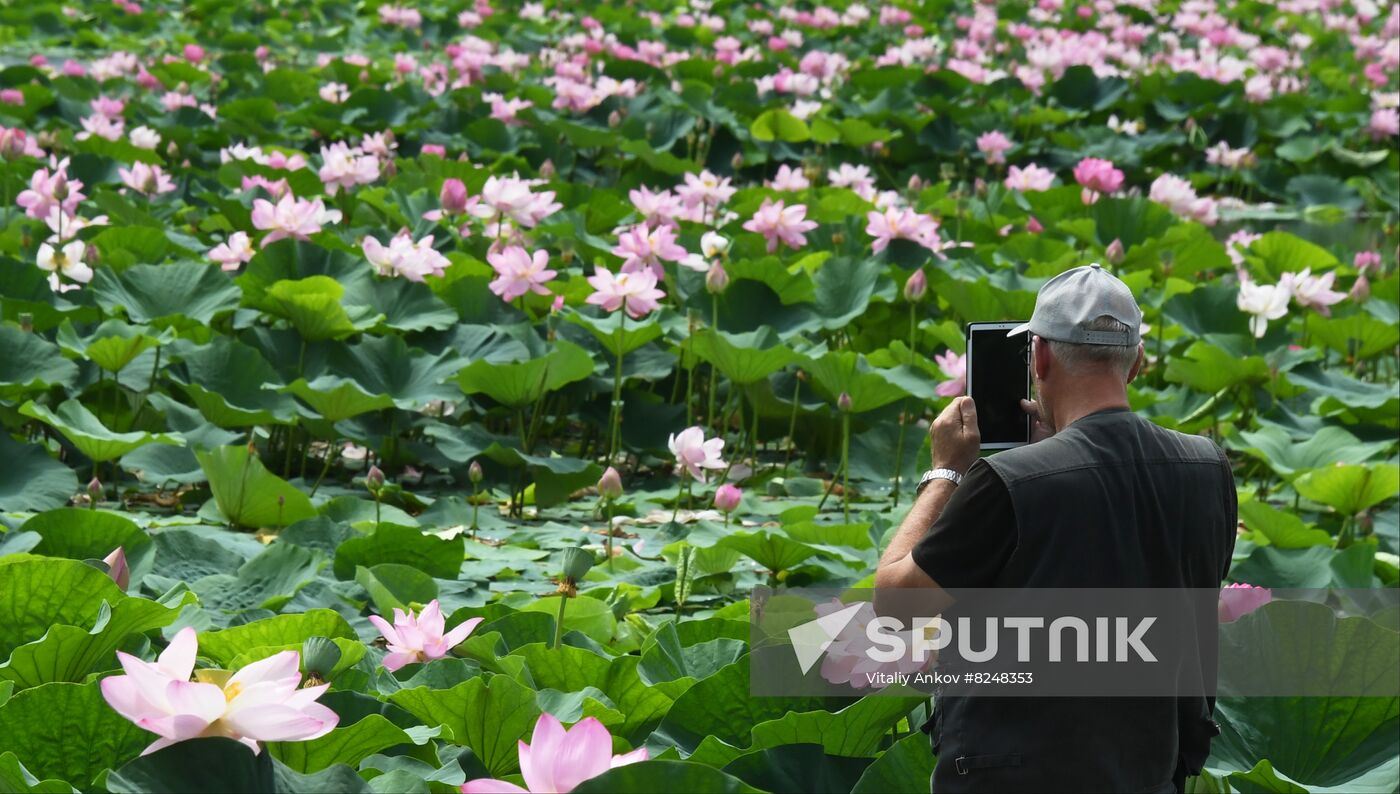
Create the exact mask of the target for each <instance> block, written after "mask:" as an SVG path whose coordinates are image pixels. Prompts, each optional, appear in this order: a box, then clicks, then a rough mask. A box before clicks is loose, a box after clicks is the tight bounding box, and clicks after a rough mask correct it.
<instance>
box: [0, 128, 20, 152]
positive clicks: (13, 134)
mask: <svg viewBox="0 0 1400 794" xmlns="http://www.w3.org/2000/svg"><path fill="white" fill-rule="evenodd" d="M25 138H26V136H25V134H24V130H11V129H4V128H0V157H3V158H4V159H6V160H18V159H19V158H21V157H23V156H24V149H25V145H24V142H25Z"/></svg>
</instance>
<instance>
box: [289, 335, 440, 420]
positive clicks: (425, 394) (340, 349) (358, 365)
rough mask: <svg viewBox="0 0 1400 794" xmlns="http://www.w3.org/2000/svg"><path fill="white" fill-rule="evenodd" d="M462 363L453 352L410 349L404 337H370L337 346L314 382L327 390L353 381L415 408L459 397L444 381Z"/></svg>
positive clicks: (372, 392) (399, 403)
mask: <svg viewBox="0 0 1400 794" xmlns="http://www.w3.org/2000/svg"><path fill="white" fill-rule="evenodd" d="M461 365H462V362H461V359H459V358H458V357H457V356H456V355H455V354H453V353H452V352H451V351H446V350H445V351H443V352H442V353H439V354H437V355H430V354H427V353H424V352H422V351H419V350H415V349H412V348H410V347H409V346H408V344H407V343H406V342H405V341H404V340H403V337H400V336H385V337H366V338H365V339H364V341H362V342H360V343H359V344H355V345H339V346H336V347H335V348H333V349H332V350H331V352H330V353H329V354H328V355H327V357H326V373H325V374H322V375H320V376H319V377H317V378H316V379H315V380H313V381H312V384H314V388H315V389H317V390H324V389H326V388H335V389H338V388H339V387H340V385H342V384H344V383H346V382H352V383H354V384H355V385H357V386H358V387H359V388H360V390H361V391H363V392H364V393H366V394H371V395H374V396H376V397H380V396H387V397H389V398H390V399H391V400H393V404H394V405H397V406H398V407H400V408H403V409H406V410H411V409H414V408H419V407H421V406H423V405H425V404H427V403H429V402H431V401H433V400H450V399H452V398H454V397H456V396H457V391H456V390H455V389H453V388H452V386H451V385H450V384H448V385H444V384H443V383H442V381H443V380H446V379H448V378H450V377H452V376H453V375H455V374H456V373H457V371H458V370H459V369H460V368H461ZM306 390H307V389H299V390H298V391H306ZM327 418H329V417H327Z"/></svg>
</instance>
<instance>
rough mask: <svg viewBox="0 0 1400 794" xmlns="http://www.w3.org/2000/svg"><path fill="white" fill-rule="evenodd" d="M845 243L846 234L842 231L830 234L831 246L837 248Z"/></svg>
mask: <svg viewBox="0 0 1400 794" xmlns="http://www.w3.org/2000/svg"><path fill="white" fill-rule="evenodd" d="M845 242H846V233H845V232H842V231H835V232H832V233H831V244H832V245H833V246H839V245H842V244H844V243H845Z"/></svg>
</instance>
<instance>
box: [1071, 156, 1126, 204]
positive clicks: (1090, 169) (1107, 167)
mask: <svg viewBox="0 0 1400 794" xmlns="http://www.w3.org/2000/svg"><path fill="white" fill-rule="evenodd" d="M1074 181H1076V182H1078V183H1079V184H1081V185H1083V186H1084V193H1083V199H1084V203H1085V204H1093V203H1094V202H1095V201H1098V200H1099V195H1100V194H1103V193H1112V192H1114V191H1115V190H1117V189H1118V188H1120V187H1122V186H1123V172H1122V171H1119V170H1118V169H1117V168H1114V167H1113V162H1112V161H1111V160H1101V159H1099V158H1097V157H1085V158H1084V159H1083V160H1080V161H1079V165H1076V166H1075V167H1074Z"/></svg>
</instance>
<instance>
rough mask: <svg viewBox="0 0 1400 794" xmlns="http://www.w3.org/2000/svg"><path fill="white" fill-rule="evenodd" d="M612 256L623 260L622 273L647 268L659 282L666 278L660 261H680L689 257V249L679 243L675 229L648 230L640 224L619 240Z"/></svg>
mask: <svg viewBox="0 0 1400 794" xmlns="http://www.w3.org/2000/svg"><path fill="white" fill-rule="evenodd" d="M612 252H613V254H615V255H617V256H620V257H622V258H623V262H622V272H623V273H633V272H636V271H638V270H642V269H644V268H645V269H648V270H650V271H651V273H652V275H654V276H656V279H657V280H658V281H660V280H661V279H663V278H665V277H666V270H665V269H664V268H663V267H662V266H661V262H662V261H663V260H664V261H666V262H680V261H681V260H683V259H685V258H686V250H685V249H684V248H682V247H680V246H679V245H677V244H676V230H675V229H672V228H671V227H670V226H657V227H656V228H655V229H648V228H647V226H646V224H637V225H636V226H633V227H632V228H631V229H628V230H627V231H625V232H623V233H622V234H621V235H619V236H618V238H617V247H615V248H613V250H612Z"/></svg>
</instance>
